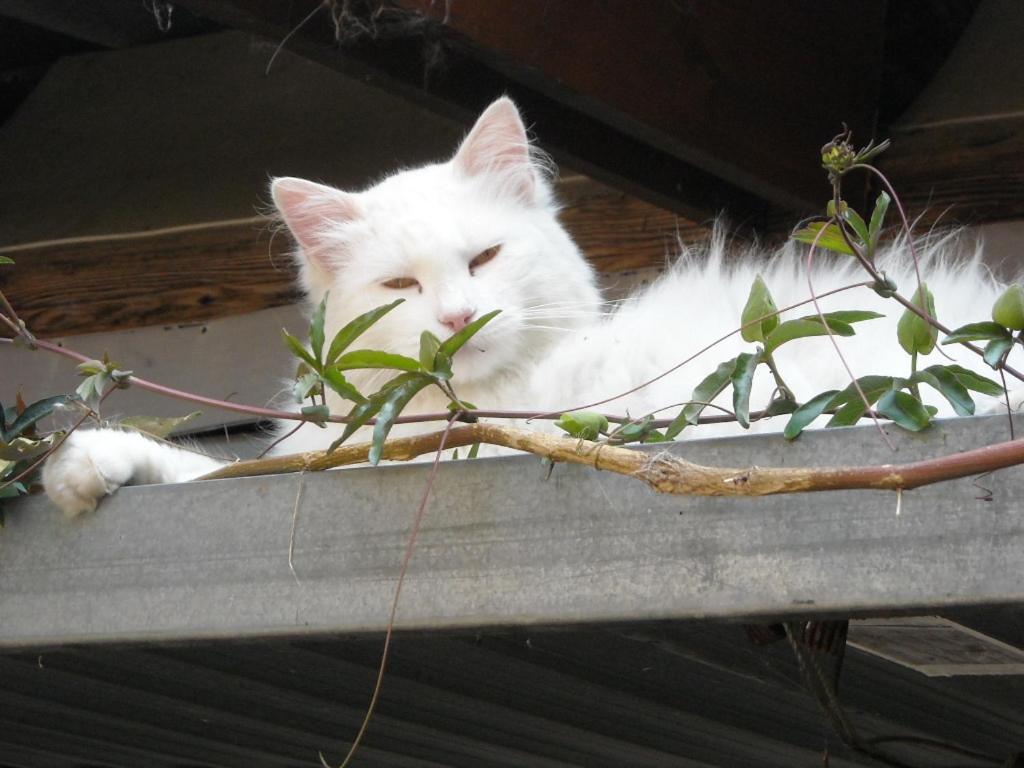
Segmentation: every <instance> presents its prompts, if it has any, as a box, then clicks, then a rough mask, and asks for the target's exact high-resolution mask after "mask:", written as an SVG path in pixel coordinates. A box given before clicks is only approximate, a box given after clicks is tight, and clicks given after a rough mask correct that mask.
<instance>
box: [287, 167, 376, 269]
mask: <svg viewBox="0 0 1024 768" xmlns="http://www.w3.org/2000/svg"><path fill="white" fill-rule="evenodd" d="M270 193H271V195H272V196H273V198H274V204H275V205H276V206H277V210H279V211H280V212H281V216H283V217H284V221H285V224H287V225H288V229H289V230H291V233H292V234H293V235H294V236H295V239H296V240H297V241H298V242H299V245H301V246H302V247H303V248H304V249H306V250H308V251H313V250H315V249H316V248H318V247H319V246H320V245H322V244H323V236H324V233H325V232H326V231H328V230H330V229H331V228H336V227H338V226H340V225H343V224H345V223H346V222H350V221H353V220H355V219H358V218H359V217H360V215H361V214H360V210H359V205H358V203H357V201H356V199H355V196H353V195H351V194H348V193H347V192H342V191H341V190H340V189H335V188H334V187H328V186H324V185H323V184H316V183H314V182H312V181H306V180H305V179H295V178H288V177H285V178H281V179H275V180H274V183H273V185H271V188H270ZM307 255H312V254H307Z"/></svg>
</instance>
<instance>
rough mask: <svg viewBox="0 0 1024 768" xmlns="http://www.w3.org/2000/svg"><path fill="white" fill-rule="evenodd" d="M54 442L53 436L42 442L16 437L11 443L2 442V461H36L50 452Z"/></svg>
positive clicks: (0, 455) (0, 447) (0, 453)
mask: <svg viewBox="0 0 1024 768" xmlns="http://www.w3.org/2000/svg"><path fill="white" fill-rule="evenodd" d="M53 440H54V436H53V435H48V436H47V437H45V438H43V439H41V440H32V439H29V438H27V437H16V438H14V439H13V440H11V441H10V442H7V441H6V440H0V459H3V460H4V461H12V462H16V461H25V460H27V459H35V458H37V457H39V456H42V455H43V454H44V453H46V452H47V451H48V450H50V446H51V445H53Z"/></svg>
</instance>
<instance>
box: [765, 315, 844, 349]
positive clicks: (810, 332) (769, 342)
mask: <svg viewBox="0 0 1024 768" xmlns="http://www.w3.org/2000/svg"><path fill="white" fill-rule="evenodd" d="M826 317H828V316H827V315H826ZM829 329H831V331H832V333H834V334H835V335H836V336H853V335H854V334H855V333H856V331H854V330H853V326H851V325H850V324H849V323H844V322H843V321H842V320H837V319H830V320H829V321H828V328H826V327H825V325H824V324H823V323H822V322H821V319H820V318H818V317H817V316H813V317H801V318H799V319H797V320H787V321H786V322H784V323H782V324H781V325H780V326H779V327H778V328H776V329H775V330H774V331H772V332H771V333H770V334H768V336H767V338H765V340H764V351H765V354H769V355H770V354H771V353H772V352H774V351H775V350H776V349H778V348H779V347H781V346H782V345H783V344H785V343H786V342H787V341H792V340H793V339H802V338H805V337H807V336H827V335H828V332H829Z"/></svg>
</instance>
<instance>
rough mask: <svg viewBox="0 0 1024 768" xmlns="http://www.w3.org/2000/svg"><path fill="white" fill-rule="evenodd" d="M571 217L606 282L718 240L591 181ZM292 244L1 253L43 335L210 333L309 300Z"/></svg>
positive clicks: (568, 188)
mask: <svg viewBox="0 0 1024 768" xmlns="http://www.w3.org/2000/svg"><path fill="white" fill-rule="evenodd" d="M559 193H560V194H561V196H562V197H563V199H564V200H565V201H566V203H567V207H566V208H565V209H564V210H563V213H562V218H563V220H564V222H565V224H566V226H567V228H568V229H569V231H570V232H571V233H572V234H573V236H574V237H576V239H577V242H578V243H579V244H580V247H581V248H582V249H583V250H584V252H585V253H587V254H588V256H589V257H590V258H591V259H592V260H593V263H594V265H595V267H596V268H597V269H598V270H600V271H602V272H617V271H622V270H626V269H637V268H641V267H645V266H661V265H662V264H664V261H665V258H666V255H667V254H671V253H672V252H673V251H675V250H676V244H675V239H676V235H677V232H678V234H679V235H680V236H682V237H684V238H686V239H691V240H693V239H702V238H703V237H704V236H706V230H705V229H704V228H703V227H700V226H697V225H695V224H693V223H692V222H689V221H685V220H680V219H679V218H678V217H677V216H676V215H675V214H673V213H671V212H670V211H666V210H664V209H661V208H658V207H656V206H653V205H651V204H649V203H646V202H643V201H642V200H638V199H636V198H634V197H631V196H629V195H627V194H625V193H623V192H620V191H618V190H615V189H612V188H610V187H607V186H605V185H602V184H599V183H597V182H595V181H593V180H591V179H588V178H586V177H583V176H579V175H568V176H566V177H564V178H563V179H562V180H561V181H560V182H559ZM289 247H290V246H289V241H288V237H287V236H285V235H279V236H277V237H273V238H272V237H271V235H270V227H269V224H268V220H263V219H239V220H234V221H228V222H220V223H211V224H204V225H195V226H190V227H177V228H170V229H167V230H162V231H155V232H141V233H134V234H126V235H114V236H110V237H102V236H100V237H90V238H80V239H77V240H75V239H72V240H69V241H56V242H52V243H40V244H36V245H32V244H28V245H25V246H15V247H13V248H3V249H0V253H2V254H4V255H7V256H9V257H11V258H13V259H14V260H15V261H16V265H15V266H14V267H6V268H4V269H2V270H0V289H2V290H3V291H4V293H5V294H6V295H7V296H8V298H9V299H10V301H11V303H12V304H13V305H14V307H15V309H16V310H17V311H18V312H19V314H21V316H22V318H23V319H24V320H25V322H26V323H27V324H28V326H29V328H31V329H32V330H33V331H34V332H35V333H37V334H39V335H40V336H60V335H68V334H81V333H94V332H99V331H112V330H118V329H127V328H137V327H140V326H152V325H164V324H179V323H199V322H205V321H208V320H211V319H213V318H218V317H225V316H228V315H238V314H244V313H249V312H254V311H257V310H260V309H265V308H268V307H276V306H281V305H286V304H291V303H293V302H295V301H297V300H298V299H299V293H298V292H297V290H296V289H295V287H294V278H295V270H294V267H293V266H292V263H291V258H290V256H289V255H288V248H289Z"/></svg>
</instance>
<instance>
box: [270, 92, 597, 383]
mask: <svg viewBox="0 0 1024 768" xmlns="http://www.w3.org/2000/svg"><path fill="white" fill-rule="evenodd" d="M272 194H273V198H274V203H275V204H276V206H277V208H278V210H279V211H280V213H281V215H282V217H283V219H284V221H285V223H286V225H287V226H288V229H289V230H290V231H291V233H292V235H293V237H294V238H295V241H296V244H297V246H298V259H299V264H300V268H301V270H300V274H301V280H302V284H303V287H304V289H305V290H306V292H307V294H308V296H309V299H310V300H311V301H312V302H313V303H314V304H316V303H318V302H319V301H320V300H321V299H322V298H323V296H324V294H325V293H326V292H327V291H329V292H330V298H329V300H328V308H327V321H326V329H327V331H328V333H329V334H333V333H334V332H335V331H336V330H337V329H338V328H340V327H342V326H343V325H344V324H345V323H347V322H348V321H349V320H351V319H352V318H354V317H355V316H357V315H359V314H361V313H363V312H366V311H368V310H370V309H372V308H374V307H377V306H380V305H382V304H387V303H390V302H392V301H394V300H395V299H397V298H402V299H405V301H404V303H403V304H401V305H400V306H399V307H398V308H397V309H395V310H394V311H392V312H391V313H390V314H388V315H387V316H386V317H385V318H384V319H383V320H381V321H380V322H379V323H377V324H376V325H375V326H374V327H373V328H371V329H370V330H369V331H367V333H366V334H365V335H364V336H363V337H361V338H360V340H359V342H358V343H357V344H356V346H358V347H362V348H372V349H384V350H387V351H392V352H398V353H401V354H405V355H408V356H411V357H416V353H417V350H418V346H419V338H420V334H421V332H422V331H424V330H429V331H431V332H433V333H434V334H435V335H437V336H438V337H440V338H441V339H444V338H447V337H448V336H450V335H451V334H452V333H454V332H455V331H457V330H459V329H461V328H462V327H464V326H465V325H466V323H468V322H470V321H472V319H474V318H476V317H479V316H480V315H482V314H484V313H486V312H489V311H491V310H494V309H500V310H502V313H501V314H500V315H499V316H498V317H497V318H496V319H495V320H492V321H491V322H490V323H489V324H488V325H487V326H485V327H484V328H483V330H481V331H480V332H479V333H478V334H477V335H476V336H475V337H474V338H473V339H472V340H471V341H470V342H469V344H467V345H466V347H464V348H463V349H462V350H461V351H460V352H459V353H458V355H457V356H456V359H455V365H454V371H455V382H456V384H458V383H459V382H460V381H461V382H464V383H468V382H481V383H486V381H487V380H488V379H490V378H491V377H494V376H500V375H504V374H506V373H508V372H510V371H514V370H517V369H522V368H527V367H528V366H529V365H530V361H531V359H532V358H534V357H535V356H539V355H543V354H544V353H545V352H546V351H547V349H548V348H549V346H550V345H551V344H552V343H553V342H554V341H555V340H557V339H558V338H559V337H560V334H561V333H564V331H562V330H559V329H566V328H572V327H576V326H578V325H579V324H580V323H581V322H583V318H587V319H589V318H591V317H592V316H593V313H594V312H595V311H596V309H597V301H598V295H597V292H596V289H595V288H594V276H593V272H592V270H591V268H590V267H589V265H588V264H587V263H586V261H585V260H584V259H583V258H582V256H581V255H580V254H579V251H578V250H577V248H576V246H575V245H574V244H573V242H572V241H571V239H570V238H569V237H568V235H567V234H566V233H565V231H564V230H563V229H562V228H561V226H560V225H559V224H558V221H557V218H556V213H557V209H556V207H555V204H554V203H553V200H552V195H551V189H550V185H549V182H548V179H547V174H546V173H545V165H544V163H543V161H542V160H539V159H538V155H537V154H536V153H535V152H534V151H533V150H532V148H531V146H530V144H529V141H528V139H527V136H526V131H525V129H524V127H523V122H522V119H521V118H520V116H519V112H518V110H517V109H516V107H515V105H514V104H513V103H512V102H511V101H510V100H509V99H506V98H502V99H499V100H497V101H495V102H494V103H493V104H491V106H490V107H488V108H487V109H486V110H485V111H484V112H483V114H482V115H481V116H480V118H479V119H478V120H477V122H476V124H475V125H474V126H473V128H472V129H471V130H470V132H469V134H468V135H467V136H466V138H465V140H464V141H463V142H462V144H461V145H460V146H459V148H458V151H457V152H456V153H455V155H454V157H452V159H451V160H449V161H447V162H443V163H438V164H433V165H426V166H423V167H421V168H416V169H412V170H405V171H401V172H399V173H396V174H394V175H393V176H390V177H389V178H387V179H385V180H384V181H382V182H380V183H379V184H377V185H376V186H373V187H371V188H369V189H367V190H365V191H362V192H346V191H342V190H339V189H335V188H333V187H328V186H324V185H321V184H316V183H313V182H311V181H305V180H302V179H295V178H279V179H276V180H275V181H274V182H273V186H272ZM328 338H330V335H329V336H328Z"/></svg>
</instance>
